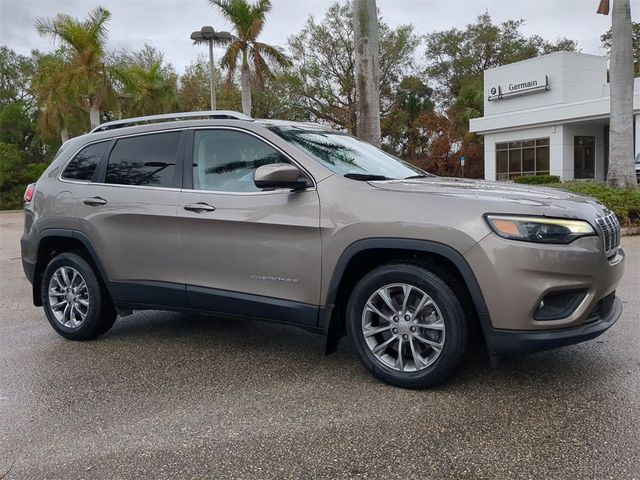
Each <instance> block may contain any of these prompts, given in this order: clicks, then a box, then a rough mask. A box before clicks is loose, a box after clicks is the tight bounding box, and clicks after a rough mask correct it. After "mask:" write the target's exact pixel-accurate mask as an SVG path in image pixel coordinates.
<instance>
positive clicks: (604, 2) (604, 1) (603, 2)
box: [596, 0, 609, 15]
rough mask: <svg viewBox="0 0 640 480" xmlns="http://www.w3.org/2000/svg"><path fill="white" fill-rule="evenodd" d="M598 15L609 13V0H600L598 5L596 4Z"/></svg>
mask: <svg viewBox="0 0 640 480" xmlns="http://www.w3.org/2000/svg"><path fill="white" fill-rule="evenodd" d="M596 13H599V14H600V15H609V0H600V5H598V11H597V12H596Z"/></svg>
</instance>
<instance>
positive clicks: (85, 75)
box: [36, 7, 111, 128]
mask: <svg viewBox="0 0 640 480" xmlns="http://www.w3.org/2000/svg"><path fill="white" fill-rule="evenodd" d="M110 16H111V14H110V13H109V11H108V10H105V9H104V8H102V7H97V8H95V9H94V10H92V11H91V12H90V13H89V15H88V17H87V18H86V19H85V20H78V19H77V18H73V17H71V16H70V15H66V14H63V13H59V14H58V15H56V16H55V17H54V18H39V19H38V20H37V21H36V30H37V31H38V33H39V34H40V35H42V36H49V37H51V38H52V39H53V40H54V41H59V42H60V43H61V44H62V45H63V46H64V47H65V48H66V49H68V51H69V55H70V58H69V61H68V62H66V63H65V64H64V65H61V66H60V67H61V69H60V70H59V71H58V72H57V75H56V78H57V80H58V82H59V84H60V86H61V88H63V89H65V90H66V92H65V96H75V97H76V98H83V99H85V102H86V106H87V107H88V110H89V121H90V123H91V127H92V128H94V127H97V126H98V125H99V124H100V109H101V107H102V106H103V104H104V103H105V102H106V101H107V99H108V97H109V94H110V92H109V89H110V79H109V76H108V71H107V65H106V64H105V44H106V38H107V22H108V21H109V18H110Z"/></svg>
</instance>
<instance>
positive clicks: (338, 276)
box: [320, 237, 493, 353]
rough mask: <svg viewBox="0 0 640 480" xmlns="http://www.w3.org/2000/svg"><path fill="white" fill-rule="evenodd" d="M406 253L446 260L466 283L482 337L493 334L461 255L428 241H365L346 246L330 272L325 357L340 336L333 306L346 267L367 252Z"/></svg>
mask: <svg viewBox="0 0 640 480" xmlns="http://www.w3.org/2000/svg"><path fill="white" fill-rule="evenodd" d="M385 249H386V250H406V251H419V252H423V253H432V254H436V255H439V256H441V257H444V258H446V259H447V260H449V261H450V262H451V263H452V264H453V265H454V266H455V267H456V268H457V269H458V271H459V272H460V274H461V276H462V279H463V281H464V282H465V284H466V286H467V289H468V290H469V294H470V296H471V301H472V302H473V306H474V308H475V310H476V313H477V315H478V320H479V321H480V326H481V328H482V331H483V333H484V334H485V337H486V336H487V335H488V334H490V333H491V332H492V331H493V327H492V324H491V318H490V316H489V311H488V309H487V304H486V302H485V300H484V296H483V294H482V290H481V289H480V285H479V284H478V280H477V279H476V276H475V275H474V273H473V271H472V270H471V267H470V266H469V264H468V263H467V261H466V260H465V258H464V257H463V256H462V254H461V253H460V252H459V251H458V250H456V249H454V248H452V247H450V246H449V245H445V244H444V243H440V242H434V241H431V240H421V239H410V238H393V237H384V238H368V239H364V240H358V241H356V242H354V243H352V244H351V245H349V246H348V247H347V248H346V249H345V250H344V251H343V252H342V254H341V255H340V258H339V259H338V262H337V263H336V266H335V268H334V271H333V275H332V277H331V281H330V282H329V288H328V290H327V299H326V307H325V308H324V309H323V311H322V312H321V315H320V327H322V328H323V329H324V332H325V350H326V352H327V353H330V352H332V351H333V350H335V348H336V346H337V343H338V340H339V338H340V336H341V328H340V326H339V325H338V323H339V322H340V321H341V319H340V318H337V315H335V314H334V313H335V311H336V308H335V302H336V297H337V295H338V288H339V286H340V282H341V281H342V278H343V276H344V273H345V271H346V269H347V266H348V265H349V262H350V261H351V260H352V259H353V258H354V257H355V256H356V255H357V254H359V253H361V252H363V251H366V250H385Z"/></svg>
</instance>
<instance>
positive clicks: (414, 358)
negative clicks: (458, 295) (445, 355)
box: [362, 283, 446, 372]
mask: <svg viewBox="0 0 640 480" xmlns="http://www.w3.org/2000/svg"><path fill="white" fill-rule="evenodd" d="M362 334H363V336H364V339H365V342H366V344H367V346H368V347H369V349H370V350H371V353H373V355H374V356H375V357H376V359H377V360H378V361H379V362H381V363H382V364H384V365H385V366H387V367H389V368H392V369H394V370H397V371H400V372H418V371H420V370H424V369H425V368H427V367H429V366H430V365H432V364H433V363H434V362H435V361H436V360H437V359H438V357H439V356H440V354H441V353H442V349H443V348H444V343H445V338H446V328H445V324H444V318H443V316H442V312H441V311H440V308H439V307H438V305H437V304H436V303H435V301H434V300H433V298H431V297H430V296H429V295H428V294H427V293H425V292H424V291H422V290H421V289H419V288H417V287H415V286H413V285H409V284H405V283H394V284H390V285H385V286H384V287H382V288H379V289H378V290H376V291H375V292H374V293H373V295H371V296H370V297H369V300H367V303H366V304H365V307H364V309H363V312H362Z"/></svg>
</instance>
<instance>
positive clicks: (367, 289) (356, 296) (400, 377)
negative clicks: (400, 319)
mask: <svg viewBox="0 0 640 480" xmlns="http://www.w3.org/2000/svg"><path fill="white" fill-rule="evenodd" d="M392 283H406V284H409V285H412V286H415V287H417V288H419V289H421V290H422V291H424V292H426V293H427V294H428V295H429V296H430V297H431V298H432V299H433V300H434V301H435V303H436V304H437V305H438V308H439V309H440V311H441V313H442V316H443V321H444V324H445V329H446V339H445V344H444V348H443V351H442V352H441V354H440V356H439V357H438V359H437V360H436V361H435V362H434V363H433V364H432V365H430V366H429V367H427V368H426V369H424V370H420V371H419V372H398V371H396V370H393V369H391V368H389V367H387V366H386V365H384V364H382V363H381V362H380V361H379V360H378V359H377V358H376V357H375V355H374V354H373V353H372V352H371V350H370V349H369V347H368V345H367V344H366V342H365V340H364V335H363V334H362V327H361V325H362V323H361V322H362V311H363V309H364V306H365V304H366V302H367V300H368V299H369V297H370V296H371V295H372V294H373V293H374V292H375V291H376V290H378V289H379V288H381V287H383V286H385V285H389V284H392ZM347 328H348V330H349V334H350V337H351V338H352V341H353V343H354V345H355V348H356V350H357V352H358V355H359V357H360V359H361V361H362V362H363V364H364V365H365V367H366V368H367V369H368V370H369V371H370V372H371V373H373V375H375V376H376V377H378V378H380V379H381V380H383V381H384V382H386V383H389V384H391V385H395V386H398V387H402V388H427V387H431V386H435V385H438V384H440V383H442V382H444V381H446V380H447V379H448V378H449V377H450V376H451V374H452V373H453V370H454V369H455V367H456V366H457V365H458V363H459V362H460V359H461V357H462V355H463V354H464V351H465V348H466V338H467V325H466V319H465V316H464V311H463V309H462V306H461V304H460V302H459V300H458V299H457V297H456V296H455V294H454V292H453V291H452V290H451V288H450V287H449V286H448V285H447V284H446V283H445V282H444V281H443V280H442V279H441V278H440V277H438V276H437V275H436V274H435V273H433V272H431V271H429V270H427V269H425V268H423V267H421V266H417V265H409V264H401V265H389V266H384V267H380V268H377V269H375V270H373V271H371V272H370V273H368V274H367V275H365V276H364V277H363V278H362V279H361V280H360V282H358V284H357V285H356V287H355V288H354V290H353V292H352V294H351V297H350V299H349V303H348V306H347Z"/></svg>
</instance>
